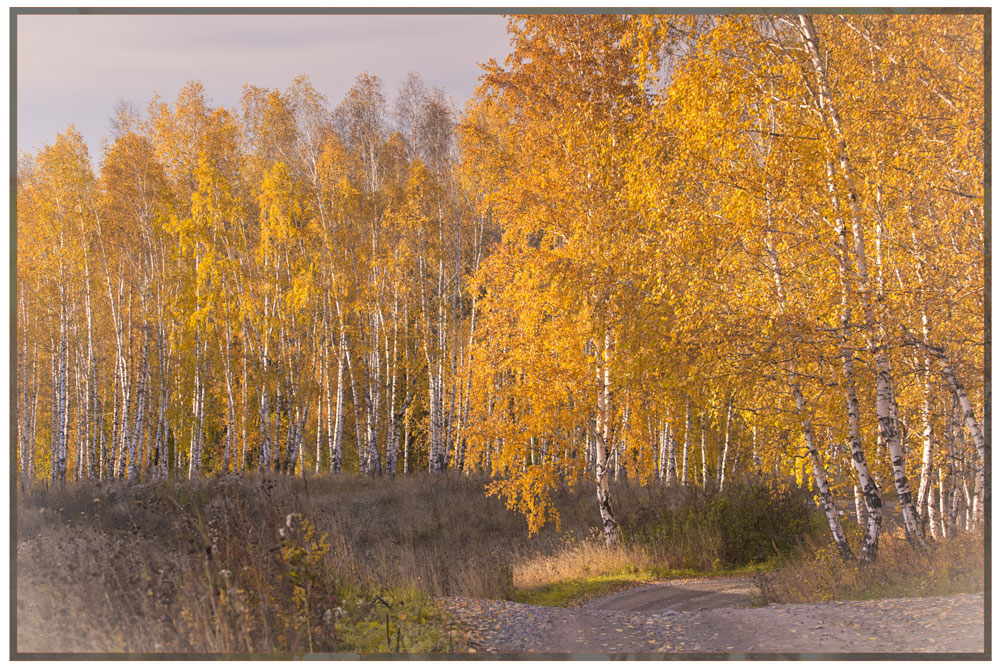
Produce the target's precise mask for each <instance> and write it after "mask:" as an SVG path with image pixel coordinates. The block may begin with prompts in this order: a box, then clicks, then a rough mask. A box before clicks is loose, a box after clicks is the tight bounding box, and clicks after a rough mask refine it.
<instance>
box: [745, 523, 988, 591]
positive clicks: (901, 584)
mask: <svg viewBox="0 0 1000 667" xmlns="http://www.w3.org/2000/svg"><path fill="white" fill-rule="evenodd" d="M984 578H985V561H984V548H983V536H982V534H981V533H960V534H958V535H956V536H955V537H951V538H949V539H947V540H943V541H938V542H933V543H931V545H930V546H929V547H928V548H927V549H925V550H924V549H915V548H914V547H912V546H910V544H909V543H908V542H906V540H905V539H903V537H902V535H901V534H883V537H882V540H881V542H880V544H879V555H878V559H877V560H876V562H875V563H872V564H870V565H864V566H861V565H859V564H857V563H844V562H842V561H841V560H840V559H839V558H838V557H837V556H836V555H835V553H834V550H833V547H832V546H829V545H824V546H817V545H816V544H815V543H811V544H810V545H809V547H807V548H806V549H804V550H803V553H802V554H801V557H800V558H798V559H796V560H793V561H791V562H789V563H787V564H785V565H784V566H782V567H781V568H779V569H777V570H776V571H774V572H772V573H769V574H763V575H759V576H758V577H757V580H758V587H759V588H760V590H761V597H762V599H763V602H765V603H769V602H824V601H828V600H870V599H879V598H897V597H924V596H930V595H950V594H955V593H974V592H979V591H982V590H983V584H984Z"/></svg>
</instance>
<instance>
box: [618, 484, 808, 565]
mask: <svg viewBox="0 0 1000 667" xmlns="http://www.w3.org/2000/svg"><path fill="white" fill-rule="evenodd" d="M817 514H818V511H817V510H816V506H815V504H814V503H813V500H812V498H811V495H810V493H809V492H808V491H807V490H804V489H797V488H788V487H782V486H778V485H775V484H769V483H766V482H752V483H751V482H747V483H740V484H733V485H731V486H729V487H727V488H726V489H725V490H723V491H708V492H706V491H703V490H701V489H696V488H683V489H677V494H676V495H675V497H674V498H673V499H672V502H669V503H666V504H664V505H663V506H662V507H660V508H659V509H656V510H652V511H647V512H644V513H637V514H633V515H631V516H627V517H625V520H624V521H623V533H624V535H625V537H626V539H628V540H629V541H632V542H634V543H636V544H640V545H643V546H646V547H648V548H650V549H652V550H654V551H656V552H657V553H659V554H661V558H662V560H663V561H664V564H666V565H668V566H669V567H672V568H677V569H698V570H714V569H719V568H720V567H740V566H745V565H751V564H754V563H762V562H765V561H769V560H772V559H774V558H777V557H781V556H785V555H788V554H790V553H792V551H793V550H794V549H795V548H796V546H798V545H799V544H800V543H801V542H802V540H803V539H804V538H805V537H806V536H807V535H808V534H810V532H812V531H813V530H814V527H815V526H816V525H817V521H816V516H817Z"/></svg>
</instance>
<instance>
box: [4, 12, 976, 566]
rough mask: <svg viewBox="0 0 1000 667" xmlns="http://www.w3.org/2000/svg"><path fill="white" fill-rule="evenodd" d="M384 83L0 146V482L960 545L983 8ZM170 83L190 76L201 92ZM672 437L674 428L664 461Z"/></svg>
mask: <svg viewBox="0 0 1000 667" xmlns="http://www.w3.org/2000/svg"><path fill="white" fill-rule="evenodd" d="M509 33H510V39H511V56H510V57H509V58H508V59H507V60H505V61H504V62H503V63H498V62H495V61H490V62H488V63H485V64H483V65H482V68H483V77H482V80H481V83H480V85H479V87H478V89H477V90H476V92H475V94H474V95H473V97H472V99H470V100H469V101H468V102H467V103H465V105H464V106H463V107H459V106H456V105H455V104H454V103H453V102H451V101H449V98H448V96H447V94H446V93H445V91H443V90H441V89H439V88H436V87H434V86H431V85H429V84H428V83H426V82H424V80H423V79H422V78H421V77H420V75H418V74H416V73H413V74H410V75H409V76H408V77H407V78H406V79H405V81H404V82H403V84H402V86H401V87H400V89H399V90H398V91H395V92H390V91H387V90H386V89H385V86H384V85H383V83H382V81H381V80H379V79H378V77H375V76H373V75H371V74H361V75H360V76H358V77H357V79H356V80H355V83H354V85H353V86H352V87H351V89H350V90H348V91H347V93H346V94H345V95H344V97H343V99H342V100H339V101H333V102H331V101H330V100H328V99H327V98H326V97H325V96H324V95H323V94H322V93H321V92H320V91H318V90H316V89H315V88H314V87H313V86H312V84H311V83H310V82H309V80H308V79H307V78H306V77H299V78H297V79H295V80H294V81H292V82H291V84H290V85H289V87H288V88H287V89H285V90H278V89H268V88H262V87H258V86H255V85H250V84H248V85H246V86H245V87H244V90H243V94H242V96H241V98H240V101H239V103H238V105H237V106H236V107H234V108H224V107H217V106H214V105H213V103H212V102H211V100H210V99H209V97H208V95H207V92H206V91H205V90H204V88H203V87H202V86H201V84H199V83H189V84H187V85H186V86H185V87H184V88H183V89H182V90H181V91H180V93H179V95H178V96H177V98H176V99H175V100H173V101H169V102H168V101H165V100H163V99H160V98H159V97H157V98H154V99H153V100H152V101H150V102H149V104H148V106H147V107H146V109H145V110H143V111H138V110H136V109H135V108H134V107H133V106H131V105H122V106H120V107H119V108H118V109H117V110H116V111H115V116H114V122H113V127H112V136H111V137H110V139H109V140H108V141H107V142H106V143H105V144H104V145H103V147H102V150H101V152H100V154H99V155H94V156H93V157H92V155H91V153H90V152H89V150H88V147H87V146H86V145H85V144H84V142H83V140H82V137H81V136H80V135H79V133H77V132H76V131H75V130H74V129H73V128H72V127H70V128H69V129H67V130H66V131H65V132H63V133H62V134H59V135H57V136H56V138H55V140H54V141H53V143H52V144H51V145H48V146H45V147H44V148H42V149H41V150H39V151H37V152H36V153H34V154H23V155H21V156H19V161H18V170H17V192H16V206H17V260H18V261H17V286H16V288H17V289H16V300H15V301H16V309H17V317H16V320H15V325H16V333H17V337H16V346H15V352H16V369H15V370H16V374H17V388H16V393H15V396H14V401H13V403H14V405H15V409H16V413H17V428H18V433H17V437H16V439H15V443H16V445H15V450H16V456H17V464H18V465H17V474H18V476H19V478H20V481H21V484H22V485H30V484H35V483H49V484H58V485H62V484H65V483H68V482H69V481H72V480H80V481H84V480H88V481H89V480H111V479H115V480H122V481H124V482H131V483H136V482H141V481H148V480H159V479H163V478H167V477H178V478H181V477H183V478H195V477H199V476H204V475H215V474H249V473H260V474H286V475H294V474H302V475H305V474H307V473H308V474H312V475H328V474H329V475H337V474H344V473H356V474H362V475H372V476H386V477H394V476H396V475H405V474H415V473H423V472H429V473H434V474H440V473H445V472H446V471H453V472H455V473H465V474H467V473H474V472H483V473H486V474H487V475H489V477H490V481H489V483H488V486H487V492H488V493H494V494H499V495H502V496H503V497H504V498H506V500H507V501H508V502H509V503H510V505H511V506H512V507H516V508H518V509H519V510H521V511H523V512H524V514H525V515H526V517H527V520H528V525H529V527H530V528H531V529H532V530H537V529H538V528H540V527H541V526H542V525H543V524H544V523H546V522H548V521H558V514H557V513H556V511H555V507H554V505H553V503H552V501H551V493H552V492H553V491H554V490H555V489H557V488H558V487H559V486H560V485H561V484H572V485H575V484H585V485H592V486H591V487H590V488H592V489H593V493H594V494H595V495H596V499H597V508H596V509H597V512H596V513H595V516H599V518H600V525H601V527H602V533H603V535H604V538H605V540H606V541H607V542H608V543H609V544H610V543H614V542H616V541H618V540H619V539H621V535H620V528H619V525H618V519H617V518H616V515H615V498H614V488H615V483H616V481H617V482H619V483H621V482H622V481H623V480H628V481H631V482H638V483H658V484H665V485H673V486H677V487H705V488H708V489H715V490H722V489H725V488H726V487H730V486H733V485H736V484H739V483H740V482H741V481H742V480H746V479H751V478H753V479H761V478H767V479H770V480H772V481H773V482H774V483H780V484H798V485H803V486H808V487H810V488H812V489H814V490H815V493H816V501H817V507H819V508H820V509H821V510H822V511H823V513H824V516H825V518H826V521H827V524H828V525H829V528H830V532H831V536H832V539H833V541H834V543H835V545H836V547H837V549H838V552H839V554H840V555H841V556H842V557H843V558H844V559H853V558H854V557H855V555H854V554H855V552H854V548H852V546H851V545H850V544H849V539H848V537H847V536H846V535H845V526H849V525H850V523H851V522H852V521H856V522H857V523H858V524H859V526H860V527H861V537H860V538H858V539H859V540H860V544H859V545H858V546H857V549H858V551H857V554H858V557H859V558H860V560H861V561H863V562H868V561H871V560H873V559H875V558H876V557H877V553H878V544H879V540H880V535H881V533H882V531H883V529H884V527H883V517H884V516H888V515H889V513H893V515H895V514H896V513H898V514H899V516H900V517H901V519H902V523H903V525H904V527H905V535H906V537H907V539H909V540H910V542H911V543H913V544H914V545H915V546H917V547H919V546H921V545H924V544H926V542H927V541H928V540H935V539H944V538H945V537H947V536H949V535H953V534H955V533H957V532H958V531H965V530H977V529H979V528H981V527H982V525H983V523H984V521H985V520H986V517H985V509H986V508H987V507H988V505H989V497H990V493H991V491H990V483H991V480H990V476H989V460H990V451H989V442H988V433H989V429H990V425H989V419H990V415H989V410H988V402H989V394H988V388H987V387H986V386H985V385H984V382H983V375H984V373H983V371H984V368H985V361H984V359H985V356H986V354H987V352H988V348H987V345H988V340H987V338H986V335H985V330H986V326H987V320H986V319H985V289H984V281H983V275H984V265H985V250H986V248H985V246H986V242H987V238H988V237H987V236H986V234H985V232H984V230H985V212H984V180H983V173H984V145H985V144H984V141H985V139H984V133H983V121H984V48H983V19H982V16H981V15H974V14H969V15H953V14H947V15H945V14H942V15H905V16H904V15H898V16H897V15H891V16H890V15H875V14H870V15H869V14H852V15H847V16H838V15H833V14H824V15H817V16H808V15H779V14H772V15H766V16H763V15H762V16H754V15H734V16H710V15H685V16H667V15H643V16H628V15H532V16H513V17H510V18H509ZM192 74H193V75H196V74H197V73H192ZM682 431H683V433H682Z"/></svg>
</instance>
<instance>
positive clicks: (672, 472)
mask: <svg viewBox="0 0 1000 667" xmlns="http://www.w3.org/2000/svg"><path fill="white" fill-rule="evenodd" d="M663 437H664V439H665V440H666V446H667V476H666V482H667V486H674V485H675V484H677V454H676V452H675V451H674V445H675V443H674V429H673V426H671V424H670V415H669V413H668V415H667V419H666V421H665V422H664V423H663Z"/></svg>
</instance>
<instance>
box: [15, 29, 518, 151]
mask: <svg viewBox="0 0 1000 667" xmlns="http://www.w3.org/2000/svg"><path fill="white" fill-rule="evenodd" d="M16 20H17V123H18V125H17V141H18V151H22V150H29V151H33V150H36V149H38V148H40V147H41V146H42V145H44V144H47V143H51V142H52V141H53V140H54V138H55V135H56V134H57V133H58V132H62V131H63V130H64V129H65V128H66V126H67V125H68V124H69V123H73V124H74V125H76V128H77V129H78V130H79V131H80V132H81V133H82V134H83V136H84V139H85V140H86V142H87V145H88V146H89V148H90V152H91V156H92V157H94V158H99V156H100V142H101V139H102V138H104V137H107V136H108V134H109V129H108V128H109V118H110V116H111V115H112V113H113V111H114V106H115V103H116V101H118V100H119V99H131V100H132V101H133V102H134V103H135V105H136V107H137V108H138V109H139V110H145V108H146V105H147V103H148V102H149V100H150V99H152V97H153V95H154V93H158V94H159V95H160V96H161V97H163V98H164V99H165V100H167V101H168V102H169V101H173V100H174V99H175V98H176V96H177V93H178V91H179V90H180V89H181V87H182V86H183V85H184V83H185V82H187V81H191V80H199V81H201V82H202V83H204V84H205V92H206V94H207V95H208V97H209V98H210V99H211V101H212V103H213V105H214V106H220V105H221V106H226V107H229V108H233V107H235V106H236V105H237V104H238V102H239V96H240V93H241V91H242V88H243V84H244V83H251V84H254V85H258V86H264V87H268V88H281V89H285V88H287V87H288V86H289V85H290V84H291V82H292V79H293V78H294V77H296V76H298V75H299V74H305V75H307V76H308V77H309V78H310V80H311V81H312V83H313V86H315V88H316V89H317V90H319V91H320V92H322V93H324V94H325V95H326V96H327V98H328V99H329V101H330V106H331V107H333V106H336V104H337V103H338V102H339V101H340V100H341V99H342V97H343V94H344V93H345V92H346V91H347V89H348V88H350V86H351V84H352V83H353V81H354V78H355V77H356V76H357V75H358V74H360V73H361V72H363V71H368V72H370V73H372V74H375V75H377V76H379V77H381V79H382V81H383V84H384V86H385V93H386V97H387V99H388V100H389V101H390V102H391V100H392V99H393V98H394V97H395V93H396V89H397V88H398V86H399V84H400V83H401V82H402V80H403V78H404V77H405V76H406V73H407V72H410V71H416V72H419V73H420V74H421V76H422V77H423V78H424V81H426V82H427V83H429V84H436V85H440V86H442V87H443V88H444V89H445V91H446V92H447V94H448V95H449V96H450V97H451V98H452V99H453V100H454V101H455V102H456V104H457V105H458V106H459V108H461V107H462V105H463V103H464V101H465V100H466V99H468V98H469V97H470V96H471V95H472V92H473V89H474V88H475V86H476V83H477V80H478V78H479V76H480V73H481V69H480V67H479V63H481V62H486V61H487V60H489V59H490V58H496V59H497V60H498V61H502V60H503V58H504V57H505V56H506V55H507V53H508V52H509V49H508V42H507V34H506V19H505V18H504V17H502V16H487V15H471V16H469V15H466V16H460V15H444V16H435V15H381V16H380V15H335V14H327V15H307V16H294V15H273V16H267V15H261V16H250V15H242V16H236V15H232V16H197V15H194V16H192V15H187V16H184V15H160V16H142V15H113V16H94V15H54V16H46V15H20V16H18V17H17V19H16Z"/></svg>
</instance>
